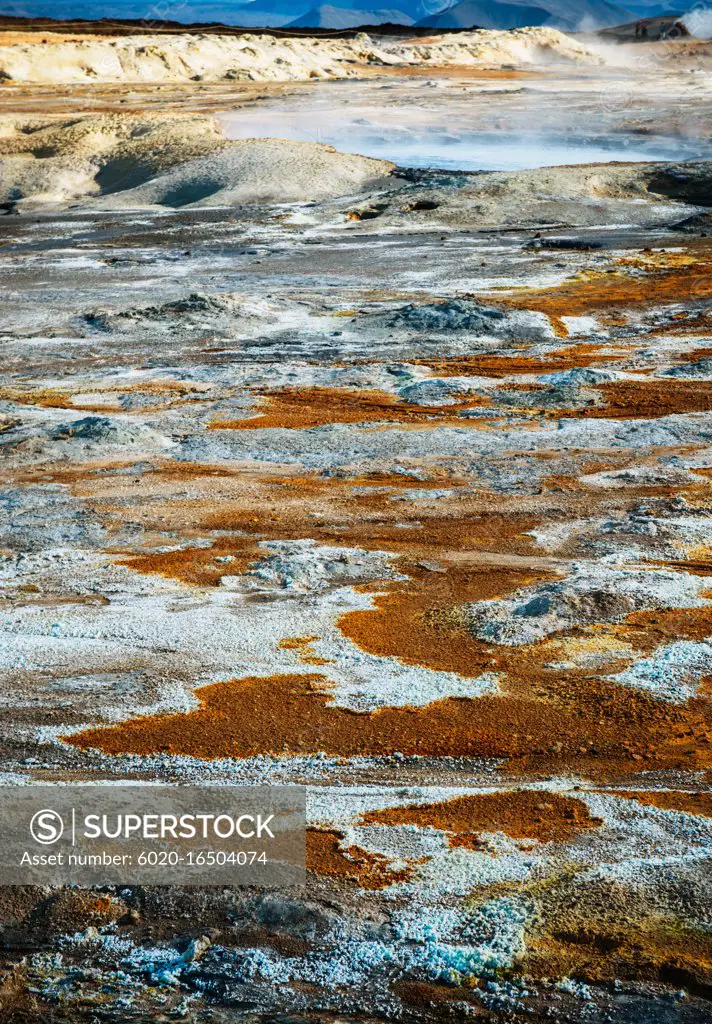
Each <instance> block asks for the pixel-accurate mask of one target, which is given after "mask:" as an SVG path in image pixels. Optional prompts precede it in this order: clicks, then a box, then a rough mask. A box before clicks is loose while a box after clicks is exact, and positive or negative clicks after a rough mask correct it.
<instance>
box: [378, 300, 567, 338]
mask: <svg viewBox="0 0 712 1024" xmlns="http://www.w3.org/2000/svg"><path fill="white" fill-rule="evenodd" d="M387 325H388V327H396V328H400V329H402V330H406V331H412V332H428V333H430V334H450V333H451V332H453V331H468V332H469V333H473V332H474V333H476V334H478V335H491V336H493V337H497V338H512V339H515V338H519V339H523V338H526V339H529V340H539V341H545V340H547V339H549V338H551V337H553V331H552V330H551V327H550V325H549V323H548V321H547V320H546V318H545V317H542V316H540V315H538V314H537V313H529V312H519V311H515V312H512V311H509V310H508V311H506V312H505V311H503V310H501V309H497V308H495V307H494V306H487V305H485V304H484V303H482V302H474V301H472V300H471V299H447V300H446V301H445V302H426V303H420V304H416V303H411V304H409V305H407V306H403V307H402V308H401V309H398V310H396V312H395V313H393V314H392V315H391V316H390V317H389V319H388V320H387Z"/></svg>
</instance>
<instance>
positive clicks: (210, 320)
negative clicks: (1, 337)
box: [80, 292, 274, 333]
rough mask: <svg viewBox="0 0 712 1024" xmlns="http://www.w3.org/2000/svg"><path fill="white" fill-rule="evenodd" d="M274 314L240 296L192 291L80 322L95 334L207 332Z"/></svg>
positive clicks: (102, 311) (95, 313) (107, 311)
mask: <svg viewBox="0 0 712 1024" xmlns="http://www.w3.org/2000/svg"><path fill="white" fill-rule="evenodd" d="M273 317H274V313H273V312H272V311H270V310H269V308H268V307H267V306H266V305H262V306H260V305H259V304H257V303H255V302H246V301H244V299H242V298H241V297H240V296H237V295H233V294H230V293H225V294H216V295H209V294H205V293H203V292H191V293H190V294H189V295H186V296H185V297H183V298H179V299H174V300H173V301H171V302H164V303H162V304H161V305H157V306H156V305H151V306H130V307H129V308H128V309H120V310H112V309H94V310H92V311H91V312H90V313H86V314H84V315H83V316H82V317H81V318H80V320H81V323H82V325H86V326H88V327H91V328H93V329H94V330H96V331H102V332H104V331H109V332H111V331H118V332H120V333H124V332H131V331H141V330H147V329H149V330H151V331H153V332H155V331H175V329H176V326H178V325H179V326H180V328H181V329H182V330H186V329H187V330H200V331H202V330H205V328H206V325H208V326H210V328H211V329H217V328H220V327H228V326H230V325H234V324H235V323H236V322H237V323H239V325H240V327H243V328H244V327H245V326H246V325H247V324H258V323H261V322H263V321H265V320H267V321H270V320H272V319H273Z"/></svg>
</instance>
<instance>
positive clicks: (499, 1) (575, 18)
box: [418, 0, 630, 31]
mask: <svg viewBox="0 0 712 1024" xmlns="http://www.w3.org/2000/svg"><path fill="white" fill-rule="evenodd" d="M629 20H630V12H629V11H628V9H627V8H626V7H622V6H620V5H619V4H615V3H610V2H609V0H506V2H505V0H461V2H460V3H458V4H456V5H455V6H454V7H450V8H449V9H447V10H443V11H441V12H440V13H438V14H433V15H430V16H429V17H426V18H422V19H421V20H420V21H419V22H418V25H423V26H432V27H433V28H439V29H448V28H469V27H471V26H474V25H477V26H478V27H480V28H497V29H509V28H521V27H523V26H525V25H550V26H552V27H554V28H561V29H566V30H569V31H573V30H575V29H578V28H603V27H604V26H607V25H618V24H620V23H621V22H625V21H629Z"/></svg>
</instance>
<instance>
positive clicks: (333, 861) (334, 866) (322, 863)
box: [307, 828, 413, 889]
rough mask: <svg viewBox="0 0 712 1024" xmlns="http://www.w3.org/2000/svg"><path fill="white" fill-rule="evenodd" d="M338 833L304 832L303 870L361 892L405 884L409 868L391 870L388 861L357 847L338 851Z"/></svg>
mask: <svg viewBox="0 0 712 1024" xmlns="http://www.w3.org/2000/svg"><path fill="white" fill-rule="evenodd" d="M343 839H344V835H343V833H342V832H337V831H336V830H332V829H323V830H322V829H316V828H310V829H307V867H308V868H309V870H310V871H314V872H315V873H316V874H318V875H327V876H329V877H331V878H338V879H342V880H346V881H350V882H356V883H358V885H359V886H360V887H361V888H362V889H386V888H388V886H389V885H395V884H396V883H397V882H407V881H408V880H409V879H410V877H411V876H412V874H413V869H412V867H411V866H410V865H409V866H407V867H405V868H397V869H395V870H391V869H390V868H389V860H388V858H387V857H384V856H383V855H382V854H380V853H370V852H369V851H367V850H362V849H361V847H360V846H348V847H345V848H344V847H342V845H341V842H342V840H343Z"/></svg>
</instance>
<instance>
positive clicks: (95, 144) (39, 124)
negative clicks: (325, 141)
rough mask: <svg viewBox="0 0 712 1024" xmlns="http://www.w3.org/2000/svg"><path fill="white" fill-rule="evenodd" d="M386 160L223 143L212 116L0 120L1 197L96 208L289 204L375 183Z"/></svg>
mask: <svg viewBox="0 0 712 1024" xmlns="http://www.w3.org/2000/svg"><path fill="white" fill-rule="evenodd" d="M393 166H394V165H393V164H391V163H389V162H387V161H384V160H372V159H370V158H368V157H362V156H356V155H353V154H349V153H339V152H338V151H337V150H335V149H333V148H332V147H331V146H325V145H319V144H317V143H311V142H290V141H287V140H283V139H246V140H241V141H237V142H230V141H228V140H227V139H225V137H224V136H223V135H222V134H221V132H220V129H219V127H218V125H217V122H216V121H215V120H214V119H213V118H211V117H197V116H190V117H180V116H176V117H169V118H161V119H158V118H151V117H138V118H136V117H122V116H121V115H115V114H108V115H107V114H101V115H90V116H87V117H83V118H80V119H73V120H71V121H60V120H53V121H40V120H37V119H34V120H33V119H27V118H24V119H23V118H17V117H12V118H5V119H0V201H2V202H5V203H8V202H11V203H12V202H15V203H18V202H23V201H27V202H29V203H31V204H33V205H44V204H56V203H63V202H68V201H71V200H73V199H79V198H83V199H87V200H89V201H91V200H92V199H94V200H95V201H99V202H100V203H101V205H102V206H104V207H107V206H117V205H119V206H121V205H128V206H134V207H136V206H138V207H141V206H153V205H163V206H173V207H178V206H187V205H192V204H198V203H202V204H209V205H222V204H231V203H245V202H277V203H279V202H292V201H304V200H310V199H328V198H333V197H338V196H345V195H351V194H353V193H355V192H359V191H360V190H362V189H365V188H373V187H376V186H378V185H379V184H381V183H382V182H383V181H385V179H386V178H387V176H388V175H389V174H390V172H391V171H392V170H393Z"/></svg>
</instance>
